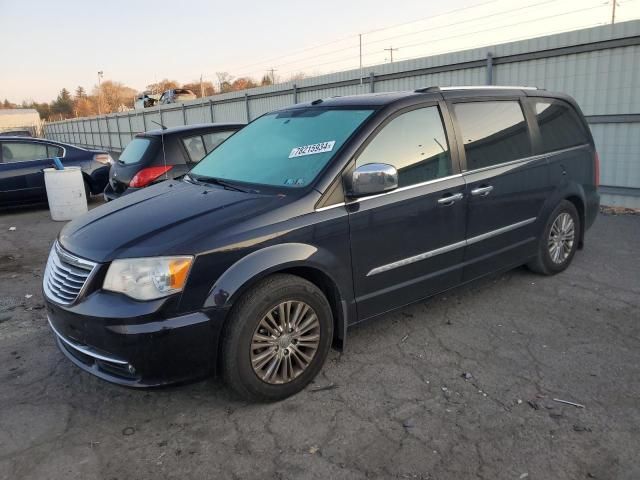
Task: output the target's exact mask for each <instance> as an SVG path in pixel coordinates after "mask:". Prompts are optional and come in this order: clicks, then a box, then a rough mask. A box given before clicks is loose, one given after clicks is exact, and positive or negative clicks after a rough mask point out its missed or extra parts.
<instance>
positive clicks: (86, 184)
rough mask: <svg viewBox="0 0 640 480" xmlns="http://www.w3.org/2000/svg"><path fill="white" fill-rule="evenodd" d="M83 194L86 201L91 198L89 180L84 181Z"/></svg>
mask: <svg viewBox="0 0 640 480" xmlns="http://www.w3.org/2000/svg"><path fill="white" fill-rule="evenodd" d="M84 194H85V196H86V197H87V202H88V201H89V200H90V199H91V187H90V186H89V182H87V181H86V180H85V181H84Z"/></svg>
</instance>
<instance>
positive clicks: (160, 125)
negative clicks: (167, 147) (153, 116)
mask: <svg viewBox="0 0 640 480" xmlns="http://www.w3.org/2000/svg"><path fill="white" fill-rule="evenodd" d="M151 123H155V124H156V125H158V126H159V127H160V128H162V130H166V129H167V127H166V126H164V125H163V124H161V123H160V122H156V121H155V120H151Z"/></svg>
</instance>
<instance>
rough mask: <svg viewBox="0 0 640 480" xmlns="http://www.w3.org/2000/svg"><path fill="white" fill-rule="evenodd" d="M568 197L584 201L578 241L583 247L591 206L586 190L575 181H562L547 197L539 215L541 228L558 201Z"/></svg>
mask: <svg viewBox="0 0 640 480" xmlns="http://www.w3.org/2000/svg"><path fill="white" fill-rule="evenodd" d="M568 197H577V198H579V199H580V201H581V202H582V206H583V211H582V215H581V218H580V240H579V243H578V245H579V246H580V248H581V247H582V243H583V241H584V232H585V229H586V225H585V223H586V211H587V208H589V206H588V205H587V200H586V197H587V196H586V194H585V192H584V188H583V186H582V185H581V184H579V183H577V182H575V181H564V182H562V183H560V184H559V185H557V186H556V188H555V189H554V190H553V192H552V193H551V194H550V195H549V196H548V197H547V200H546V201H545V203H544V205H543V207H542V209H541V211H540V215H539V216H538V219H539V222H540V223H539V225H540V229H541V230H542V229H543V228H544V225H545V224H546V222H547V219H548V218H549V215H551V212H552V211H553V209H554V208H556V206H557V205H558V203H560V202H561V201H562V200H564V199H565V198H568Z"/></svg>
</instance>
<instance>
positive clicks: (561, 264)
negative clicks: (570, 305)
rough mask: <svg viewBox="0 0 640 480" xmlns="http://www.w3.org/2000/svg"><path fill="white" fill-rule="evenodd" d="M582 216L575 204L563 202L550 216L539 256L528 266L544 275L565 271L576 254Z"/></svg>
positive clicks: (539, 248)
mask: <svg viewBox="0 0 640 480" xmlns="http://www.w3.org/2000/svg"><path fill="white" fill-rule="evenodd" d="M579 232H580V216H579V215H578V211H577V210H576V207H575V205H574V204H573V203H571V202H569V201H568V200H563V201H562V202H560V204H559V205H558V206H557V207H556V208H555V210H554V211H553V213H552V214H551V215H550V216H549V219H548V220H547V224H546V225H545V228H544V232H543V235H542V237H541V238H540V242H539V246H538V256H537V257H536V258H535V260H533V261H531V262H530V263H529V264H528V265H527V266H528V267H529V268H530V269H531V270H533V271H534V272H537V273H541V274H543V275H554V274H556V273H559V272H562V271H563V270H565V269H566V268H567V267H568V266H569V264H570V263H571V261H572V260H573V256H574V255H575V253H576V250H577V248H578V239H579Z"/></svg>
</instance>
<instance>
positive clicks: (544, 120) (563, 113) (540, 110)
mask: <svg viewBox="0 0 640 480" xmlns="http://www.w3.org/2000/svg"><path fill="white" fill-rule="evenodd" d="M535 106H536V118H537V120H538V127H539V128H540V138H541V144H542V152H541V153H547V152H551V151H553V150H561V149H563V148H569V147H575V146H576V145H584V144H585V143H589V137H588V135H587V132H586V131H585V128H584V126H583V123H582V120H581V119H580V117H579V116H578V114H577V112H576V111H575V110H574V109H573V108H572V107H571V106H569V105H568V104H566V103H564V102H561V101H555V100H536V101H535Z"/></svg>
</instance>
